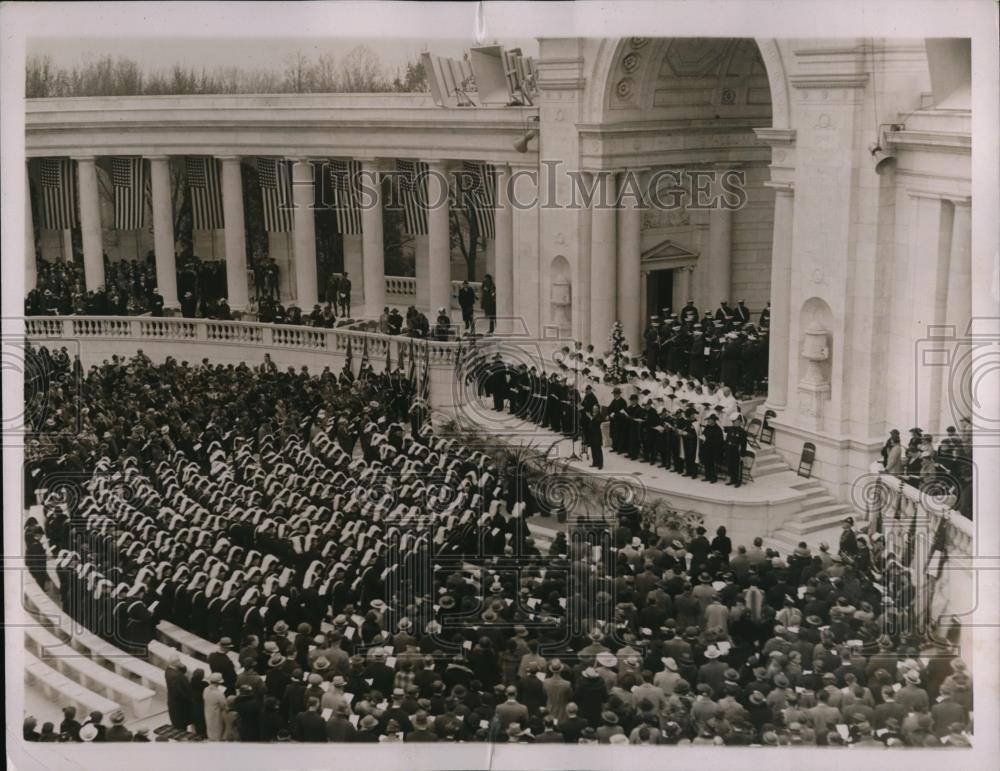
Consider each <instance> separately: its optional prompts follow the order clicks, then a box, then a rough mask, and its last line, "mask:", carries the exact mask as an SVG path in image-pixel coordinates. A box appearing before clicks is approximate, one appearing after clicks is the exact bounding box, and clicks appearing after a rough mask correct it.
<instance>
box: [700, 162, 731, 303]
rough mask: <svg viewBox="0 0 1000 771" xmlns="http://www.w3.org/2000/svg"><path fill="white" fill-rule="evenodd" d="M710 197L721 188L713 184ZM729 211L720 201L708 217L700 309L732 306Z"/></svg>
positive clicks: (716, 170)
mask: <svg viewBox="0 0 1000 771" xmlns="http://www.w3.org/2000/svg"><path fill="white" fill-rule="evenodd" d="M730 168H732V166H731V165H726V166H725V167H719V168H716V169H715V172H716V173H717V174H722V173H723V171H725V170H728V169H730ZM712 192H713V195H715V196H720V195H721V192H722V191H721V188H720V186H719V185H714V186H713V189H712ZM732 249H733V210H732V209H730V208H729V207H728V206H724V205H723V204H722V203H721V201H720V202H717V203H716V205H715V206H714V207H713V208H712V209H711V210H710V211H709V214H708V248H707V250H706V257H707V260H706V262H707V266H706V267H707V270H706V272H705V277H706V281H707V286H708V297H705V298H704V301H705V308H704V309H703V310H712V311H714V310H715V309H716V308H718V307H719V303H720V302H721V301H722V300H726V301H728V302H729V303H730V304H731V305H735V300H734V299H733V298H732V297H730V292H731V291H732V274H733V256H732Z"/></svg>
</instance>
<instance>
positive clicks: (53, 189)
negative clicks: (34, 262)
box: [42, 158, 77, 230]
mask: <svg viewBox="0 0 1000 771" xmlns="http://www.w3.org/2000/svg"><path fill="white" fill-rule="evenodd" d="M42 222H43V225H42V227H44V228H46V229H48V230H65V229H67V228H75V227H76V226H77V219H76V185H75V184H74V180H73V161H72V160H71V159H70V158H43V159H42Z"/></svg>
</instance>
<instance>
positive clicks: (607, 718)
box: [601, 710, 618, 725]
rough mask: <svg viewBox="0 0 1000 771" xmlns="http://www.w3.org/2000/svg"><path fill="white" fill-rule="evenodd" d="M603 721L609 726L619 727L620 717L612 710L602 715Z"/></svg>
mask: <svg viewBox="0 0 1000 771" xmlns="http://www.w3.org/2000/svg"><path fill="white" fill-rule="evenodd" d="M601 720H603V721H604V722H605V723H607V724H608V725H618V715H616V714H615V713H614V712H612V711H611V710H605V711H604V712H602V713H601Z"/></svg>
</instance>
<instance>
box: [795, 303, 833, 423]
mask: <svg viewBox="0 0 1000 771" xmlns="http://www.w3.org/2000/svg"><path fill="white" fill-rule="evenodd" d="M799 329H800V330H802V331H801V333H800V339H799V346H798V350H799V368H798V371H799V373H800V376H799V382H798V396H799V398H798V402H799V423H800V425H802V426H803V427H804V428H805V427H808V428H811V429H813V430H816V431H821V430H822V429H823V422H824V415H825V413H826V405H827V403H828V402H829V401H830V398H831V392H832V384H831V373H832V372H833V357H834V345H833V342H834V341H833V332H832V331H831V330H833V329H834V324H833V312H832V311H831V310H830V306H829V305H827V303H826V301H825V300H822V299H820V298H818V297H811V298H809V299H808V300H806V301H805V303H803V305H802V310H801V311H800V313H799Z"/></svg>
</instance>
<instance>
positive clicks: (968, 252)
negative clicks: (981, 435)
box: [931, 198, 975, 433]
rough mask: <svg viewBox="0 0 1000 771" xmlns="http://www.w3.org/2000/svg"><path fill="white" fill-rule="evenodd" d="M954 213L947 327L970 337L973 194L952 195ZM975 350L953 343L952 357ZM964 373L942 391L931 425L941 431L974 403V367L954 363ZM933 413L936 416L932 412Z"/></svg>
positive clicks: (959, 336) (959, 357) (957, 335)
mask: <svg viewBox="0 0 1000 771" xmlns="http://www.w3.org/2000/svg"><path fill="white" fill-rule="evenodd" d="M951 202H952V205H953V207H954V216H953V218H952V224H951V243H950V253H949V260H948V279H947V280H948V289H947V295H946V298H947V299H946V300H945V322H944V323H945V327H946V329H948V330H949V332H950V331H951V330H954V335H955V338H956V339H957V340H964V339H968V331H969V322H970V320H971V319H972V219H971V213H972V200H971V199H970V198H957V199H951ZM970 355H971V351H970V350H969V347H968V346H967V345H964V344H963V345H960V346H953V348H952V351H951V360H952V361H961V360H962V359H964V358H968V357H970ZM951 372H958V373H960V375H961V376H960V377H959V378H949V382H948V383H946V384H945V385H944V387H943V388H942V393H941V407H940V409H939V410H938V415H939V416H940V418H939V421H940V422H939V424H938V425H937V426H933V427H932V428H931V430H932V431H934V432H936V433H940V432H941V431H943V430H944V429H945V428H947V427H948V426H950V425H955V426H957V424H958V420H959V418H960V417H965V416H964V415H963V412H965V411H966V410H967V409H968V407H969V405H971V404H972V383H971V380H970V378H971V376H972V375H973V374H974V372H975V368H974V367H969V366H962V365H960V364H957V365H954V366H953V367H952V368H950V369H949V373H951ZM932 417H933V416H932Z"/></svg>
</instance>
